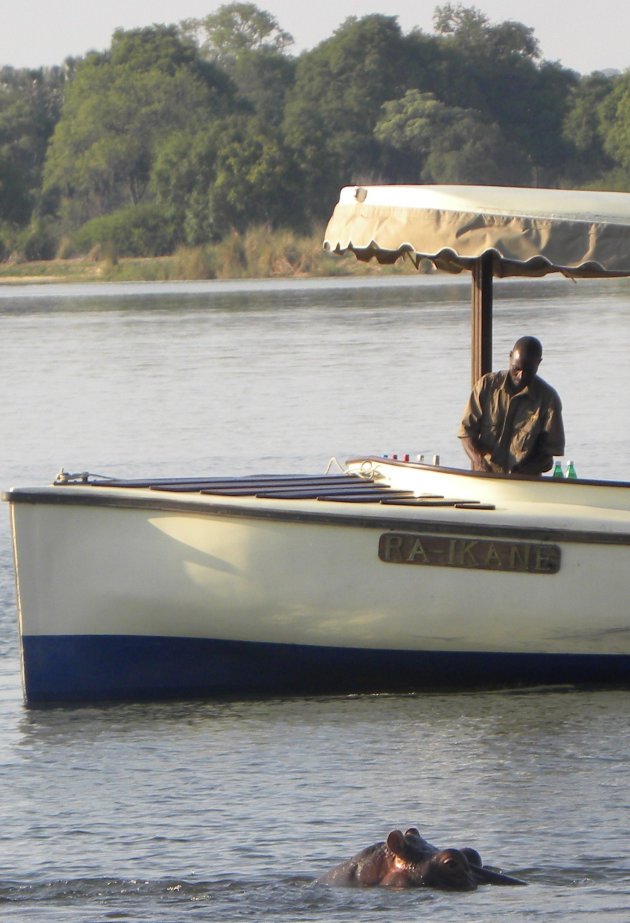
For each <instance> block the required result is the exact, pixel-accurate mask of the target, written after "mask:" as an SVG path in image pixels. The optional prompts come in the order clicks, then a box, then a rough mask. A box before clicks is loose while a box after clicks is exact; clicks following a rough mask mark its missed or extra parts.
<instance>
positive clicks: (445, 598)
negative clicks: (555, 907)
mask: <svg viewBox="0 0 630 923" xmlns="http://www.w3.org/2000/svg"><path fill="white" fill-rule="evenodd" d="M349 472H351V473H352V474H356V473H362V474H363V475H365V474H366V473H368V474H369V475H370V480H373V481H374V482H375V484H376V485H377V486H378V485H379V484H387V485H390V489H391V488H396V489H397V488H401V489H403V490H405V489H410V490H411V491H412V492H413V494H414V496H415V495H417V494H422V493H427V492H429V493H433V494H435V493H438V494H442V495H443V496H446V497H447V498H448V497H451V498H455V499H457V498H462V499H464V500H470V501H471V504H469V505H464V506H463V507H462V506H457V505H455V504H454V502H452V503H450V504H447V505H443V506H440V505H431V504H432V502H433V501H431V500H425V501H422V500H415V499H414V497H412V498H411V502H412V505H408V504H409V502H410V501H409V500H407V499H406V498H402V500H401V501H399V502H394V501H392V503H389V502H388V503H387V505H385V504H383V503H382V502H363V500H362V499H361V498H358V499H356V500H355V499H353V498H352V497H348V498H347V499H343V500H341V501H340V500H339V499H336V498H333V497H330V496H329V497H327V498H326V499H317V498H315V497H310V496H308V497H304V498H286V497H278V498H276V497H273V496H272V497H265V496H260V494H261V493H262V494H264V493H265V491H264V490H263V491H259V492H258V495H256V494H254V495H250V496H236V497H235V496H223V495H221V494H214V493H204V494H200V493H199V492H196V491H195V492H188V491H172V490H168V489H167V490H164V489H162V488H160V489H158V490H155V489H151V488H150V487H146V486H144V487H135V486H132V487H125V486H121V487H118V486H115V484H114V485H112V486H93V485H81V484H78V485H74V484H73V485H65V486H53V487H50V488H40V489H32V490H28V489H17V490H14V491H11V492H9V493H8V494H6V495H5V499H8V500H9V501H10V502H11V513H12V523H13V534H14V549H15V560H16V572H17V586H18V606H19V620H20V637H21V642H22V663H23V680H24V689H25V696H26V699H27V701H28V702H30V703H37V702H52V701H72V700H74V701H93V700H99V699H133V698H163V697H178V696H187V697H189V696H200V697H201V696H207V695H233V694H269V693H272V694H286V693H292V694H308V693H313V692H340V691H343V692H351V691H361V690H372V691H386V690H412V689H422V688H462V687H482V686H493V685H504V684H514V683H518V684H532V683H534V684H537V683H554V682H555V683H558V682H560V683H598V684H600V683H626V682H627V681H629V680H630V612H629V609H630V607H629V605H628V598H629V596H630V592H629V591H630V568H629V564H630V553H629V550H630V510H628V508H627V504H628V502H629V500H630V497H629V496H628V495H629V494H630V488H629V487H628V485H599V484H593V483H590V484H589V483H581V484H566V483H561V484H554V483H552V482H551V481H550V480H549V479H543V481H544V483H543V482H542V481H541V480H540V479H530V478H521V479H516V478H512V479H509V478H501V477H494V476H493V477H490V476H485V477H484V476H481V477H480V476H475V475H472V474H470V473H468V472H452V471H448V470H445V469H439V468H435V469H431V468H430V467H426V466H419V465H404V464H396V463H388V462H379V461H377V460H366V459H364V460H359V461H357V462H355V463H350V464H349ZM349 480H350V479H349ZM351 480H352V481H353V483H354V484H356V481H357V478H356V477H353V478H352V479H351ZM298 481H299V479H298ZM238 483H242V481H241V482H238ZM576 492H577V493H576ZM491 499H492V501H493V502H492V504H490V500H491ZM577 500H580V501H581V502H577ZM486 505H487V506H490V505H491V506H492V508H488V509H485V508H484V506H486Z"/></svg>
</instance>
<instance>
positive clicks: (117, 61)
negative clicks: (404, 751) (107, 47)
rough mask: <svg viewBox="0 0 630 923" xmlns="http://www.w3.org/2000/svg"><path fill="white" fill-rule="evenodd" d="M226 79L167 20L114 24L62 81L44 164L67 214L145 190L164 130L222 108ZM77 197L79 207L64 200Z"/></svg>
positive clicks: (108, 207) (115, 203)
mask: <svg viewBox="0 0 630 923" xmlns="http://www.w3.org/2000/svg"><path fill="white" fill-rule="evenodd" d="M228 99H229V93H228V92H227V82H226V80H225V78H224V77H221V76H220V75H219V74H218V73H217V72H216V71H215V69H214V68H211V67H210V66H209V65H207V64H203V63H202V62H200V61H199V59H198V57H197V55H196V52H195V49H194V47H193V46H192V45H189V44H187V43H185V42H184V41H183V40H182V39H181V38H179V37H178V35H177V31H176V29H175V28H174V27H164V26H161V27H158V26H154V27H151V28H149V29H139V30H135V31H133V32H128V33H126V32H117V33H115V35H114V41H113V44H112V49H111V52H109V53H108V54H105V55H97V54H92V55H89V56H88V58H86V60H85V61H83V62H82V63H81V64H80V65H79V66H78V67H77V71H76V77H75V80H74V81H73V83H72V84H71V86H70V87H69V89H68V92H67V95H66V99H65V103H64V107H63V112H62V116H61V119H60V121H59V123H58V124H57V127H56V130H55V134H54V137H53V141H52V144H51V146H50V150H49V155H48V159H47V163H46V171H45V189H57V190H59V192H60V194H61V196H62V198H63V199H64V200H65V201H66V210H65V214H66V216H70V217H71V220H73V221H75V222H76V221H77V220H86V219H87V218H90V217H95V216H99V215H103V214H106V213H108V212H110V211H112V210H113V209H117V208H120V207H121V206H124V205H127V204H130V203H132V204H137V203H139V202H140V201H142V199H143V198H144V196H145V194H146V191H147V187H148V185H149V181H150V177H151V170H152V167H153V161H154V157H155V151H156V148H157V147H158V146H159V145H160V144H162V143H164V139H165V137H168V136H169V135H172V134H176V133H177V132H180V131H185V130H186V129H187V128H188V127H189V126H190V125H194V124H198V123H203V122H205V121H207V120H208V119H209V118H211V117H212V116H213V115H216V114H217V113H219V112H221V111H223V107H224V106H225V105H226V104H227V100H228ZM73 201H74V202H75V203H76V202H80V203H81V206H82V208H81V211H80V212H79V214H77V211H76V209H74V210H72V208H71V207H68V206H69V205H70V204H71V203H72V202H73Z"/></svg>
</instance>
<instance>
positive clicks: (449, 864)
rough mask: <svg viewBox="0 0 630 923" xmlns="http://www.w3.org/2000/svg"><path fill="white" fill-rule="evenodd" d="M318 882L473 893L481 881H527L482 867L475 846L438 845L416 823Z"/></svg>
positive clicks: (358, 854)
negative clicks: (454, 846) (422, 833)
mask: <svg viewBox="0 0 630 923" xmlns="http://www.w3.org/2000/svg"><path fill="white" fill-rule="evenodd" d="M317 882H318V883H319V884H325V885H332V886H344V887H360V886H366V887H375V886H378V887H385V888H438V889H439V890H442V891H474V890H475V889H476V888H477V886H478V885H480V884H492V885H524V884H526V882H524V881H521V880H520V879H519V878H513V877H512V876H511V875H504V874H503V872H498V871H496V870H495V869H493V868H488V867H487V866H484V864H483V862H482V861H481V856H480V855H479V853H478V852H477V850H476V849H472V848H471V847H469V846H467V847H464V848H463V849H438V848H437V846H432V845H431V844H430V843H427V841H426V840H425V839H424V838H423V837H421V836H420V832H419V831H418V830H417V829H416V828H415V827H410V828H409V829H408V830H406V831H405V833H402V832H401V831H400V830H392V831H391V833H389V835H388V837H387V840H386V841H385V842H384V843H375V844H374V845H373V846H368V847H367V848H366V849H363V850H361V852H359V853H357V854H356V856H353V857H352V859H348V861H347V862H342V863H341V865H337V866H335V868H333V869H331V870H330V871H329V872H327V873H326V874H325V875H323V876H322V877H321V878H318V879H317Z"/></svg>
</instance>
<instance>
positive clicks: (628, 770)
mask: <svg viewBox="0 0 630 923" xmlns="http://www.w3.org/2000/svg"><path fill="white" fill-rule="evenodd" d="M629 309H630V283H628V282H627V281H609V282H580V283H577V284H576V283H573V282H569V281H567V280H564V279H546V280H537V281H532V282H526V283H523V282H516V281H505V282H501V283H498V284H497V285H496V312H495V344H494V359H495V363H494V364H495V367H497V368H498V367H505V364H506V360H507V353H508V352H509V349H510V347H511V345H512V343H513V342H514V340H515V339H516V338H517V337H518V336H520V335H523V334H526V333H533V334H535V335H537V336H539V337H540V338H541V339H542V341H543V344H544V347H545V355H544V361H543V365H542V366H541V369H540V373H541V375H542V376H543V377H545V378H547V379H548V380H549V381H550V382H551V383H552V384H553V385H554V386H555V387H556V388H557V389H558V390H559V392H560V394H561V396H562V399H563V404H564V411H565V424H566V429H567V455H568V456H569V457H571V458H573V459H574V461H575V464H576V467H577V470H578V474H580V475H582V476H588V477H607V478H615V479H628V475H629V471H628V468H629V460H630V419H629V416H630V414H629V411H628V400H627V395H628V393H630V362H629V361H628V355H629V347H630V310H629ZM0 325H1V329H2V336H1V338H0V395H1V400H0V487H2V489H6V488H8V487H10V486H33V485H37V484H41V483H47V482H49V481H50V480H51V479H52V478H53V477H54V475H55V474H56V473H57V471H58V470H59V469H60V468H61V467H62V466H63V467H65V468H66V470H68V471H83V470H89V471H92V472H96V473H98V474H105V475H117V476H129V477H134V476H143V475H156V476H157V475H166V476H176V475H179V476H188V475H193V474H194V475H210V474H213V475H214V474H216V475H229V474H246V473H259V472H264V471H268V472H289V471H290V472H301V473H319V472H322V471H323V470H325V468H326V466H327V465H328V463H329V460H330V459H331V458H333V457H336V458H337V459H339V460H343V458H345V457H346V456H349V455H354V454H363V453H375V454H376V453H377V454H382V453H385V452H389V453H391V452H398V453H403V452H410V453H411V454H416V453H420V452H423V453H425V454H427V455H432V454H433V453H439V454H440V457H441V460H442V462H443V463H445V464H453V465H463V464H464V462H465V459H464V456H463V453H462V452H461V449H460V448H459V445H458V442H457V439H456V437H455V431H456V428H457V424H458V420H459V416H460V414H461V411H462V409H463V406H464V403H465V401H466V398H467V395H468V391H469V386H470V381H469V334H468V325H469V282H468V280H467V279H464V278H462V279H459V278H454V279H453V280H447V281H445V280H444V279H439V278H436V277H425V276H420V277H417V278H408V277H405V278H397V279H394V280H391V279H386V278H385V279H383V278H378V279H369V280H327V281H321V280H318V281H299V282H251V283H242V282H239V283H229V282H210V283H196V284H185V283H181V284H163V285H144V284H138V285H118V286H115V285H101V286H91V287H86V286H72V287H70V286H54V287H51V286H25V287H19V288H18V287H11V288H9V287H0ZM6 512H7V510H6V507H5V509H4V510H0V513H3V514H4V515H2V517H1V519H0V623H1V632H0V779H1V782H2V791H3V814H2V821H3V822H2V826H1V827H0V919H2V920H5V919H15V920H18V919H19V920H37V921H40V920H41V921H47V920H52V921H72V920H80V921H106V920H131V921H162V920H168V921H179V920H227V921H229V920H234V921H237V920H274V921H275V920H278V921H316V923H320V921H321V923H324V921H325V923H328V921H331V923H337V921H358V920H360V921H365V923H370V921H377V920H378V921H382V920H403V921H404V920H416V919H419V918H422V919H430V920H431V921H449V923H453V921H467V923H473V921H483V923H494V921H499V920H501V921H505V920H509V921H525V920H528V921H531V920H544V921H555V920H559V921H568V920H571V921H574V920H579V921H582V920H589V921H591V920H592V921H600V920H601V921H609V923H613V921H614V923H627V921H628V919H630V857H629V848H628V826H629V806H630V805H629V802H630V752H629V741H630V699H629V697H628V692H626V691H622V690H619V691H584V690H574V689H553V690H551V689H547V690H540V689H539V690H521V691H504V692H492V693H490V692H488V693H474V694H449V695H426V694H425V695H409V696H357V697H352V696H351V697H336V698H335V697H331V698H319V699H288V700H275V699H274V700H262V701H246V702H239V701H230V702H187V703H171V704H168V705H164V704H159V705H151V704H142V705H133V704H131V705H126V706H116V707H83V708H76V707H75V708H51V709H30V710H27V709H26V708H25V707H24V705H23V703H22V697H21V689H20V679H19V656H18V642H17V632H16V624H15V597H14V588H13V576H12V564H11V559H10V539H9V532H8V525H7V519H8V517H7V515H6ZM513 604H514V605H520V606H522V608H523V616H524V617H527V601H526V600H515V601H513ZM605 605H606V589H605V587H602V606H605ZM593 615H594V617H596V615H597V613H594V614H593ZM411 825H414V826H418V827H419V828H420V830H421V832H422V833H423V834H424V835H425V836H426V837H427V839H429V840H430V841H431V842H436V843H438V844H439V845H444V846H446V845H471V846H474V847H476V848H477V849H478V850H479V851H480V852H481V854H482V856H483V857H484V859H485V861H486V862H488V863H490V864H494V865H497V866H500V867H502V868H504V869H505V870H506V871H508V872H512V873H513V874H516V875H518V876H520V877H522V878H525V879H527V881H528V882H529V885H528V887H526V888H493V887H484V888H481V889H480V890H478V891H476V892H474V893H472V894H464V895H462V894H459V895H458V894H455V895H454V894H443V893H437V892H429V891H424V892H422V891H414V892H397V891H388V890H386V889H384V890H380V889H376V890H374V891H372V890H344V889H341V890H334V889H326V888H323V887H321V886H318V885H316V884H314V883H313V882H314V879H315V877H316V876H317V875H319V874H321V873H322V872H324V871H325V870H327V869H328V868H330V867H331V866H332V865H333V864H335V863H337V862H339V861H341V860H343V859H346V858H349V857H350V856H351V855H352V854H353V853H355V852H357V851H358V850H359V849H361V848H363V847H364V846H367V845H369V844H371V843H373V842H376V841H377V840H381V839H383V838H385V836H386V835H387V832H388V831H389V830H390V829H394V828H403V829H404V828H406V827H407V826H411Z"/></svg>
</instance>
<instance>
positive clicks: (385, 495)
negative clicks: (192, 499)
mask: <svg viewBox="0 0 630 923" xmlns="http://www.w3.org/2000/svg"><path fill="white" fill-rule="evenodd" d="M58 483H59V484H63V482H58ZM67 483H76V482H74V481H72V482H71V481H68V482H67ZM83 483H84V484H86V485H87V484H89V485H91V486H93V487H112V488H130V489H131V488H136V489H137V488H141V489H145V490H154V491H163V492H168V493H180V494H181V493H186V494H191V493H195V494H201V495H204V496H216V497H259V498H260V499H264V500H322V501H328V502H334V503H382V504H387V505H395V506H412V507H449V506H450V507H455V508H457V509H470V508H474V509H484V510H493V509H495V506H494V504H492V503H482V502H481V501H479V500H471V499H466V498H463V497H446V496H443V495H442V494H421V495H420V496H417V495H416V494H415V493H414V491H413V490H395V489H393V488H392V487H389V486H388V485H386V484H383V483H377V482H376V481H375V480H374V479H373V478H365V477H359V476H357V475H348V474H341V475H306V476H300V475H296V476H292V475H261V476H247V477H226V478H148V479H132V480H116V479H111V480H110V479H100V478H96V479H90V480H89V481H84V482H83Z"/></svg>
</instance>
